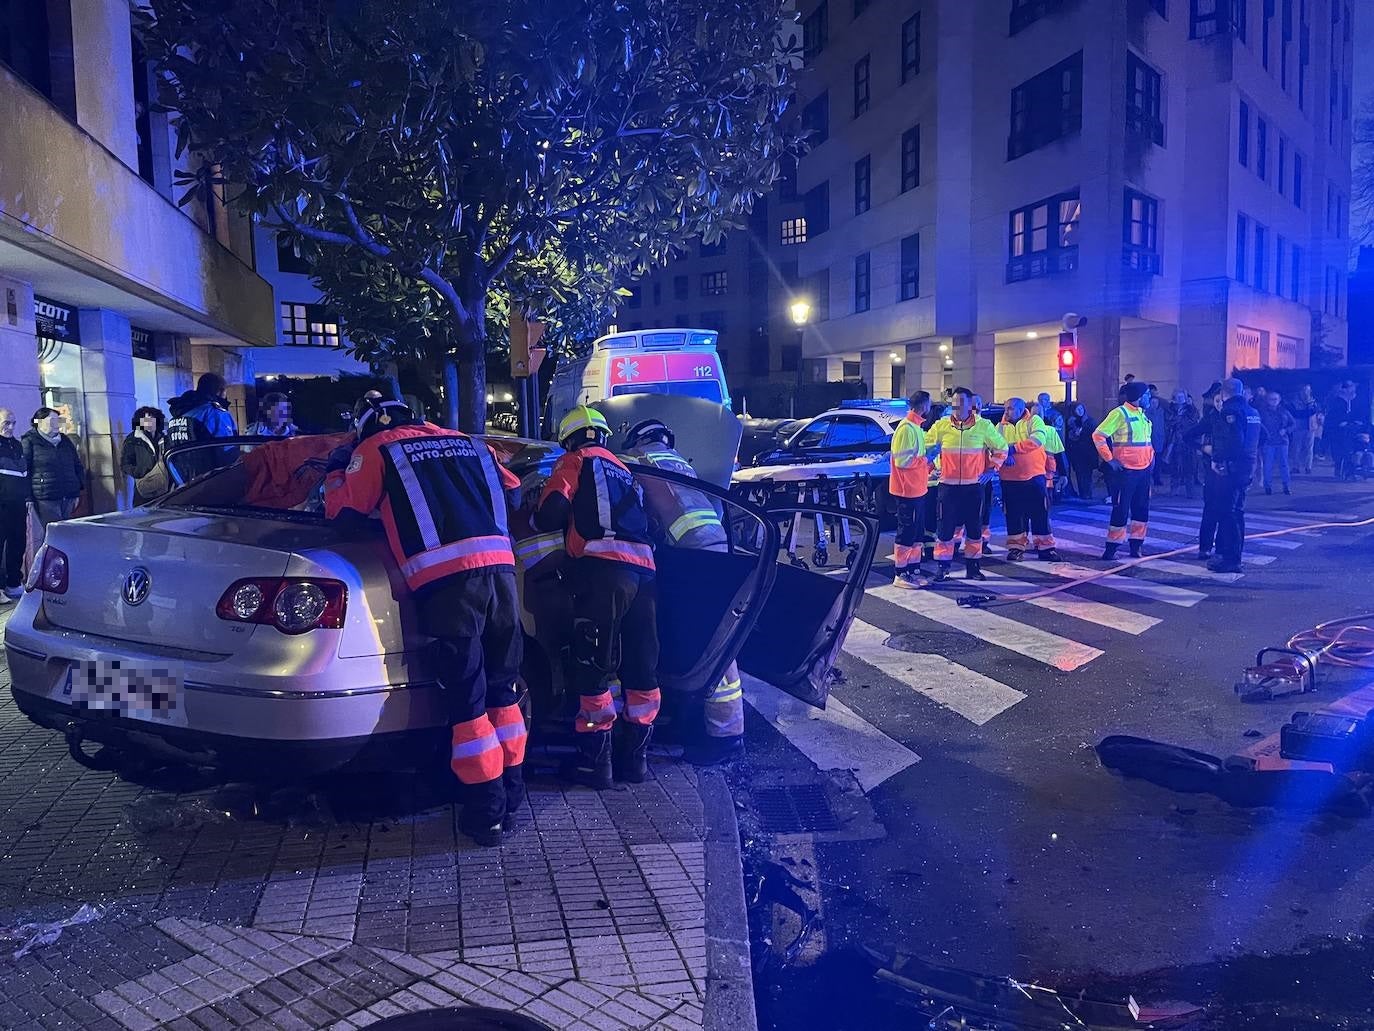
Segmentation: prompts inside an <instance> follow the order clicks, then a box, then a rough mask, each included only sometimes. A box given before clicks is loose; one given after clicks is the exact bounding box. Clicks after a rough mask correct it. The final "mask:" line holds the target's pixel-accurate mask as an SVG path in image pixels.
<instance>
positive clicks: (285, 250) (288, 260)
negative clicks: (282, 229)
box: [276, 233, 310, 276]
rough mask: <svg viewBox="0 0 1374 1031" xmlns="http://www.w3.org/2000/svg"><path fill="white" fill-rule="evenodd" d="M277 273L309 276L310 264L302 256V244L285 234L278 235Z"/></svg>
mask: <svg viewBox="0 0 1374 1031" xmlns="http://www.w3.org/2000/svg"><path fill="white" fill-rule="evenodd" d="M276 237H277V271H278V272H289V273H292V274H294V275H301V276H303V275H309V274H310V262H308V261H306V260H305V258H304V257H303V256H302V254H301V243H300V241H299V240H293V239H292V238H291V237H289V236H287V235H286V234H285V233H277V234H276Z"/></svg>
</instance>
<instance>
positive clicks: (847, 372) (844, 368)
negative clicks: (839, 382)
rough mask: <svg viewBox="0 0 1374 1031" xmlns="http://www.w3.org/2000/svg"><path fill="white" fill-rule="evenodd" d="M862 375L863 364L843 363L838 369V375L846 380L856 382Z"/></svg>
mask: <svg viewBox="0 0 1374 1031" xmlns="http://www.w3.org/2000/svg"><path fill="white" fill-rule="evenodd" d="M863 374H864V367H863V362H844V363H843V364H842V365H841V367H840V375H841V376H843V377H844V378H845V379H846V380H857V379H858V378H859V377H860V376H862V375H863Z"/></svg>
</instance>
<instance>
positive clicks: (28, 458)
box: [21, 406, 86, 530]
mask: <svg viewBox="0 0 1374 1031" xmlns="http://www.w3.org/2000/svg"><path fill="white" fill-rule="evenodd" d="M32 422H33V428H32V429H30V430H29V432H28V433H25V434H24V437H23V440H22V441H21V443H22V444H23V445H24V462H25V464H26V465H27V466H28V469H29V487H30V493H31V494H32V499H33V507H34V514H35V515H37V517H38V524H39V525H40V526H42V527H43V528H44V529H45V530H46V529H47V526H48V524H49V523H55V522H57V521H59V520H62V519H70V518H71V517H72V513H73V512H75V511H76V503H77V502H78V501H80V500H81V491H82V489H83V488H84V487H85V486H86V468H85V466H83V465H82V464H81V452H79V451H78V450H77V449H76V444H75V443H74V442H73V441H72V438H71V437H69V436H67V435H66V434H65V433H63V432H62V431H61V430H60V429H59V427H60V426H61V425H62V416H61V415H59V414H58V412H57V411H56V409H53V408H48V407H46V406H45V407H43V408H40V409H38V411H36V412H34V413H33V420H32Z"/></svg>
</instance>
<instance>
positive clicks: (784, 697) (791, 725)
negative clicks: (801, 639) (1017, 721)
mask: <svg viewBox="0 0 1374 1031" xmlns="http://www.w3.org/2000/svg"><path fill="white" fill-rule="evenodd" d="M856 623H857V621H856ZM852 632H853V631H851V633H852ZM886 650H889V651H890V650H891V649H886ZM892 654H894V655H900V654H902V653H900V652H893V653H892ZM740 681H741V686H742V687H743V688H744V698H745V700H746V701H747V702H748V703H749V704H750V705H752V706H753V707H754V710H755V711H756V712H757V713H758V714H759V715H760V716H762V717H763V718H764V719H766V720H767V721H768V722H769V723H771V724H772V725H773V727H774V728H775V729H776V730H777V731H778V733H780V734H782V735H783V736H784V737H785V738H787V740H788V741H790V742H792V744H793V745H795V746H796V747H797V749H798V750H799V751H800V752H801V753H802V754H803V755H805V756H806V757H807V758H808V759H810V760H811V762H812V763H814V764H815V765H816V768H817V769H821V770H849V771H851V772H852V773H853V774H854V777H855V779H856V780H857V781H858V782H859V786H860V787H862V788H863V790H864V792H865V793H867V792H869V791H872V790H873V789H874V788H876V787H877V786H878V785H879V784H881V783H883V781H885V780H887V779H888V778H889V777H893V776H896V775H897V774H898V773H901V772H902V771H903V770H905V769H906V768H907V767H908V766H912V765H914V764H915V763H918V762H920V761H921V757H920V756H919V755H917V754H916V753H915V752H913V751H912V750H911V749H909V748H907V747H906V746H905V745H903V744H901V743H900V742H898V741H894V740H893V739H892V738H890V737H888V736H887V735H886V734H884V733H883V732H882V731H881V730H879V729H878V728H877V727H875V726H874V725H873V724H871V723H869V722H868V721H867V720H865V719H864V718H863V717H862V716H860V715H858V713H856V712H854V710H852V709H850V708H849V707H848V706H847V705H845V704H844V703H843V702H842V701H840V700H839V699H838V698H834V697H832V698H830V699H829V700H828V701H827V702H826V705H825V708H824V709H823V710H822V709H817V708H814V707H813V706H810V705H807V704H806V703H805V702H801V701H798V700H797V699H795V698H793V697H792V696H791V695H789V694H784V693H783V692H782V691H779V690H778V689H777V688H776V687H773V686H772V685H771V684H765V683H764V682H763V681H761V680H758V679H756V678H754V677H751V676H748V675H747V674H746V675H744V676H742V677H740ZM993 715H996V714H995V713H994V714H993ZM989 718H991V717H989Z"/></svg>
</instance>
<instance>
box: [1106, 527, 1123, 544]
mask: <svg viewBox="0 0 1374 1031" xmlns="http://www.w3.org/2000/svg"><path fill="white" fill-rule="evenodd" d="M1125 539H1126V527H1124V526H1109V527H1107V540H1108V541H1110V542H1111V543H1112V544H1120V543H1121V542H1122V541H1124V540H1125Z"/></svg>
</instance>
